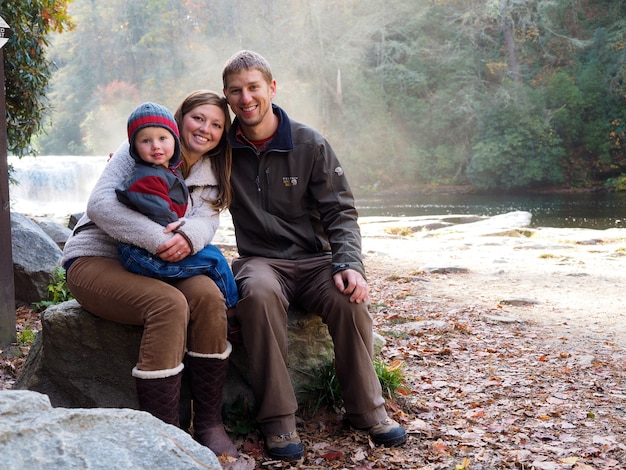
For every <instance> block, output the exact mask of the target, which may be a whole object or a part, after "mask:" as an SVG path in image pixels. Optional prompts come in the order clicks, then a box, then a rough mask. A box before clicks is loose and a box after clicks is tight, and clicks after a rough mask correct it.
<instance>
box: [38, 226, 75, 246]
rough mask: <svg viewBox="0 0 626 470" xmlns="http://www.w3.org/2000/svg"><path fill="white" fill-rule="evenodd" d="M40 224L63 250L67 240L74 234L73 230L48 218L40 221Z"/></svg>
mask: <svg viewBox="0 0 626 470" xmlns="http://www.w3.org/2000/svg"><path fill="white" fill-rule="evenodd" d="M38 224H39V227H41V229H42V230H43V231H44V232H45V234H46V235H48V236H49V237H50V239H51V240H52V241H53V242H54V243H56V244H57V246H58V247H59V248H60V249H61V250H63V248H64V247H65V242H66V241H67V239H68V238H70V236H71V235H72V231H71V230H70V229H69V228H67V227H65V226H63V225H61V224H58V223H56V222H50V221H48V220H42V221H40V222H38Z"/></svg>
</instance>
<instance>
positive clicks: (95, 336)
mask: <svg viewBox="0 0 626 470" xmlns="http://www.w3.org/2000/svg"><path fill="white" fill-rule="evenodd" d="M289 322H290V326H289V343H290V348H289V355H290V356H289V364H290V373H291V375H292V379H293V382H294V389H295V390H296V393H297V394H298V396H299V397H306V389H307V387H308V386H309V385H310V384H311V381H312V377H313V376H314V375H315V371H316V370H318V369H319V368H320V366H321V365H322V364H324V363H325V362H327V361H329V360H330V359H332V357H333V348H332V341H331V340H330V336H329V335H328V330H327V328H326V325H324V324H323V323H322V321H321V320H320V318H319V317H318V316H317V315H307V314H302V313H298V312H290V320H289ZM141 334H142V328H141V327H137V326H128V325H121V324H118V323H114V322H110V321H107V320H103V319H101V318H98V317H96V316H94V315H92V314H90V313H88V312H87V311H86V310H84V309H83V308H81V306H80V305H79V304H78V303H77V302H76V301H75V300H72V301H69V302H64V303H61V304H58V305H53V306H51V307H49V308H47V309H46V310H45V312H44V313H43V314H42V330H41V332H40V333H39V334H38V335H37V337H36V339H35V341H34V343H33V345H32V347H31V349H30V353H29V355H28V359H27V361H26V364H25V366H24V369H23V370H22V373H21V374H20V377H19V378H18V380H17V382H16V384H15V388H16V389H28V390H35V391H38V392H41V393H45V394H46V395H48V396H49V397H50V401H51V402H52V404H53V405H54V406H63V407H68V408H75V407H83V408H91V407H116V408H137V407H138V405H137V398H136V392H135V381H134V378H133V377H132V376H131V370H132V368H133V367H134V366H135V364H136V362H137V356H138V352H139V342H140V339H141ZM248 383H249V382H248V367H247V355H246V352H245V348H243V346H241V345H235V350H234V353H233V354H232V355H231V362H230V369H229V375H228V379H227V383H226V386H225V390H224V402H225V403H226V404H230V403H233V402H234V401H236V400H237V399H238V398H239V397H244V398H245V399H247V400H249V401H251V402H253V398H252V393H251V390H250V387H249V385H248Z"/></svg>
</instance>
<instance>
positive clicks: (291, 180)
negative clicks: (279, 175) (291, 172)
mask: <svg viewBox="0 0 626 470" xmlns="http://www.w3.org/2000/svg"><path fill="white" fill-rule="evenodd" d="M297 184H298V177H297V176H283V185H284V186H285V188H291V187H292V186H296V185H297Z"/></svg>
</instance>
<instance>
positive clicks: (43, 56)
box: [0, 0, 73, 156]
mask: <svg viewBox="0 0 626 470" xmlns="http://www.w3.org/2000/svg"><path fill="white" fill-rule="evenodd" d="M71 1H72V0H64V1H63V0H62V1H59V0H56V1H55V0H31V1H29V2H15V1H0V14H1V16H2V17H3V18H4V20H5V21H6V22H7V23H8V24H9V26H10V27H11V29H13V37H12V38H11V39H10V40H9V43H8V44H7V47H5V49H4V68H5V76H6V80H5V90H6V91H5V93H6V108H7V109H6V111H7V139H8V149H9V151H10V152H11V153H14V154H16V155H19V156H23V155H28V154H31V153H33V148H32V146H31V139H32V137H33V136H34V135H36V134H37V133H38V132H39V131H40V130H41V127H42V119H43V115H44V110H45V108H46V106H47V102H46V91H47V86H48V82H49V80H50V76H51V75H52V71H53V64H52V63H51V62H50V61H49V59H48V57H47V48H48V46H49V41H48V34H49V33H51V32H58V33H61V32H63V31H66V30H69V29H72V28H73V23H72V20H71V18H70V16H69V14H68V12H67V8H68V5H69V4H70V3H71Z"/></svg>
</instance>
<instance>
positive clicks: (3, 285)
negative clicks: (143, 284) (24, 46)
mask: <svg viewBox="0 0 626 470" xmlns="http://www.w3.org/2000/svg"><path fill="white" fill-rule="evenodd" d="M10 37H11V30H10V28H9V27H8V25H7V24H6V22H5V21H4V20H3V19H2V18H1V17H0V87H1V89H0V347H2V346H6V345H7V344H9V343H12V342H14V341H15V281H14V278H13V248H12V246H11V206H10V200H9V164H8V162H7V147H8V145H7V119H6V115H7V111H6V98H5V93H4V85H5V84H4V53H3V52H2V46H3V45H4V43H6V41H7V40H8V38H10Z"/></svg>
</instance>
